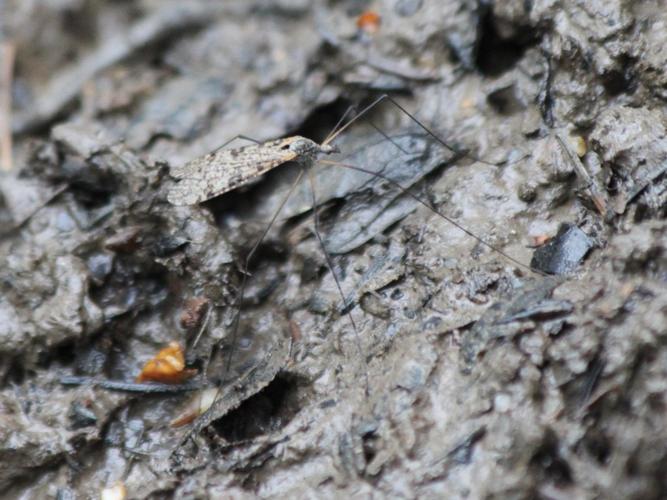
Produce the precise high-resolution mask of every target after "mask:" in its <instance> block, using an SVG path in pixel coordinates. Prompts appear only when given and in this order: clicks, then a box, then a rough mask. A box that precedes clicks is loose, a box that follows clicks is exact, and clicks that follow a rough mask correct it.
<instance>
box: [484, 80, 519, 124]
mask: <svg viewBox="0 0 667 500" xmlns="http://www.w3.org/2000/svg"><path fill="white" fill-rule="evenodd" d="M486 100H487V101H488V103H489V104H490V105H491V107H493V109H495V110H496V112H497V113H498V114H500V115H503V116H510V115H513V114H514V113H518V112H520V111H523V109H524V108H525V106H524V105H523V104H522V103H521V101H519V99H518V98H517V95H516V91H515V88H514V86H513V85H512V86H510V87H505V88H502V89H498V90H496V91H494V92H491V93H490V94H489V95H488V96H487V98H486Z"/></svg>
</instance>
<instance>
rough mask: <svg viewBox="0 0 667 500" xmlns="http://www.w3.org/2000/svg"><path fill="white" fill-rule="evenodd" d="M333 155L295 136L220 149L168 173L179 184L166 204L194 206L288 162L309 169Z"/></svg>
mask: <svg viewBox="0 0 667 500" xmlns="http://www.w3.org/2000/svg"><path fill="white" fill-rule="evenodd" d="M336 152H338V148H336V147H335V146H332V145H329V144H326V143H324V144H322V145H320V144H317V143H316V142H314V141H311V140H310V139H306V138H305V137H301V136H298V135H296V136H293V137H287V138H285V139H278V140H275V141H269V142H264V143H262V144H253V145H250V146H245V147H242V148H236V149H221V150H219V151H215V152H213V153H210V154H208V155H206V156H202V157H200V158H196V159H194V160H192V161H191V162H189V163H187V164H185V165H183V166H182V167H179V168H175V169H172V171H171V175H172V176H173V177H175V178H177V179H180V182H179V183H178V184H176V185H175V186H174V187H173V188H172V189H171V190H170V191H169V193H168V194H167V200H168V201H169V202H170V203H171V204H173V205H195V204H197V203H201V202H203V201H206V200H210V199H211V198H214V197H216V196H219V195H221V194H223V193H226V192H227V191H231V190H233V189H236V188H238V187H240V186H243V185H244V184H247V183H248V182H250V181H251V180H253V179H254V178H255V177H258V176H260V175H262V174H263V173H265V172H268V171H269V170H271V169H273V168H275V167H277V166H279V165H282V164H283V163H286V162H288V161H298V162H300V163H302V164H303V165H310V164H312V163H313V162H314V161H315V159H316V158H317V156H318V155H320V154H332V153H336Z"/></svg>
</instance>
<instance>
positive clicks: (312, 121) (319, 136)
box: [294, 99, 354, 143]
mask: <svg viewBox="0 0 667 500" xmlns="http://www.w3.org/2000/svg"><path fill="white" fill-rule="evenodd" d="M350 104H351V103H350V102H349V101H347V100H344V99H337V100H335V101H333V102H332V103H330V104H326V105H324V106H321V107H319V108H317V109H315V110H313V112H312V113H311V114H310V115H309V116H308V118H306V119H305V121H304V122H303V123H302V124H301V126H300V127H299V128H298V129H297V130H295V132H294V135H302V136H304V137H307V138H309V139H311V140H313V141H316V142H318V143H321V142H322V141H323V140H324V139H325V138H326V137H327V136H328V135H329V134H330V133H331V131H332V130H333V129H334V127H335V126H336V124H337V123H338V121H339V120H340V119H341V118H342V117H343V115H344V114H345V112H346V111H347V110H348V108H349V107H350ZM353 115H354V113H352V114H350V115H348V116H347V117H346V119H345V122H347V121H348V120H349V119H350V118H351V117H352V116H353Z"/></svg>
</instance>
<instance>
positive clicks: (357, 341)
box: [308, 169, 370, 396]
mask: <svg viewBox="0 0 667 500" xmlns="http://www.w3.org/2000/svg"><path fill="white" fill-rule="evenodd" d="M308 180H309V182H310V194H311V197H312V200H313V223H314V224H313V229H314V230H315V236H316V237H317V241H318V243H319V246H320V248H321V249H322V253H323V254H324V258H325V260H326V262H327V267H328V268H329V271H330V272H331V275H332V276H333V279H334V281H335V283H336V288H337V289H338V293H339V294H340V296H341V299H342V300H343V310H344V311H345V314H346V315H347V317H348V319H349V320H350V324H351V325H352V330H353V331H354V338H355V344H356V347H357V351H358V353H357V354H358V355H359V357H360V358H362V359H366V358H365V356H364V353H363V350H362V348H361V336H360V335H359V329H358V328H357V324H356V323H355V321H354V318H353V317H352V311H351V308H349V307H347V305H346V304H345V302H346V300H345V294H344V293H343V287H342V285H341V283H340V279H339V278H338V275H337V274H336V270H335V268H334V265H333V260H332V258H331V255H329V252H328V251H327V249H326V245H325V244H324V240H323V239H322V233H321V231H320V214H319V210H318V208H317V196H316V194H315V179H314V178H313V171H312V169H308ZM364 380H365V393H366V395H367V396H368V394H369V387H370V384H369V381H368V370H364Z"/></svg>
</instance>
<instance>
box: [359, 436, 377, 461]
mask: <svg viewBox="0 0 667 500" xmlns="http://www.w3.org/2000/svg"><path fill="white" fill-rule="evenodd" d="M361 439H362V440H363V450H364V459H365V460H366V463H369V462H371V461H372V460H373V459H374V458H375V455H377V452H378V450H377V447H378V439H379V438H378V436H377V435H376V434H375V432H367V433H366V434H364V435H363V436H361Z"/></svg>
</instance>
